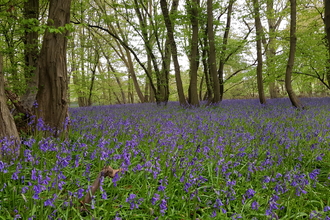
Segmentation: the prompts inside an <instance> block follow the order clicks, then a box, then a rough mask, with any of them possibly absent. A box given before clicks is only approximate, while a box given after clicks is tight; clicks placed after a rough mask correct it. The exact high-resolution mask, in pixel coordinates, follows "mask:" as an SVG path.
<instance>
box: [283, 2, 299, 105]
mask: <svg viewBox="0 0 330 220" xmlns="http://www.w3.org/2000/svg"><path fill="white" fill-rule="evenodd" d="M290 6H291V9H290V18H291V21H290V51H289V59H288V64H287V66H286V72H285V89H286V92H287V93H288V96H289V98H290V101H291V103H292V105H293V106H294V107H296V108H298V109H300V108H303V106H302V104H301V103H300V101H299V99H298V97H297V96H296V94H295V93H294V91H293V89H292V85H291V76H292V69H293V65H294V59H295V53H296V45H297V37H296V23H297V21H296V19H297V8H296V7H297V5H296V0H290Z"/></svg>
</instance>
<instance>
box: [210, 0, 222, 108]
mask: <svg viewBox="0 0 330 220" xmlns="http://www.w3.org/2000/svg"><path fill="white" fill-rule="evenodd" d="M207 30H208V31H207V36H208V40H209V54H208V55H209V64H208V65H209V68H210V69H209V70H210V76H211V77H212V81H213V99H212V103H218V102H220V84H219V78H218V74H217V69H216V65H217V64H216V54H215V45H214V44H215V42H214V41H215V40H214V30H213V0H207Z"/></svg>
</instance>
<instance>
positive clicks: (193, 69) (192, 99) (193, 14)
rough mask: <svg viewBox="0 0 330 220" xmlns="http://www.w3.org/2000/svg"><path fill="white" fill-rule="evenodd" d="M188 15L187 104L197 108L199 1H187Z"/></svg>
mask: <svg viewBox="0 0 330 220" xmlns="http://www.w3.org/2000/svg"><path fill="white" fill-rule="evenodd" d="M189 7H190V8H189V12H190V13H189V14H190V21H191V26H192V36H191V42H190V43H191V52H190V84H189V104H190V105H193V106H199V100H198V90H197V71H198V63H199V60H198V59H199V55H198V54H199V52H198V29H199V27H198V9H199V0H191V1H189Z"/></svg>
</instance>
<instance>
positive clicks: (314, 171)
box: [309, 169, 320, 180]
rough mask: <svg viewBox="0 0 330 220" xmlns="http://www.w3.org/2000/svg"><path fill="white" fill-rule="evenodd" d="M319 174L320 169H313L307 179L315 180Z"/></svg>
mask: <svg viewBox="0 0 330 220" xmlns="http://www.w3.org/2000/svg"><path fill="white" fill-rule="evenodd" d="M319 174H320V169H315V170H313V171H312V172H310V173H309V178H311V179H312V180H315V179H316V178H317V175H319Z"/></svg>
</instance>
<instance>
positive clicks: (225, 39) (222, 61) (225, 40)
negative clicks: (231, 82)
mask: <svg viewBox="0 0 330 220" xmlns="http://www.w3.org/2000/svg"><path fill="white" fill-rule="evenodd" d="M235 1H236V0H229V3H228V9H227V10H228V11H227V22H226V29H225V32H224V34H223V39H222V50H221V57H220V62H219V69H218V75H219V83H220V101H222V99H223V93H224V79H223V75H224V67H225V62H226V50H227V44H228V38H229V31H230V27H231V15H232V12H233V5H234V2H235Z"/></svg>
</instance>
